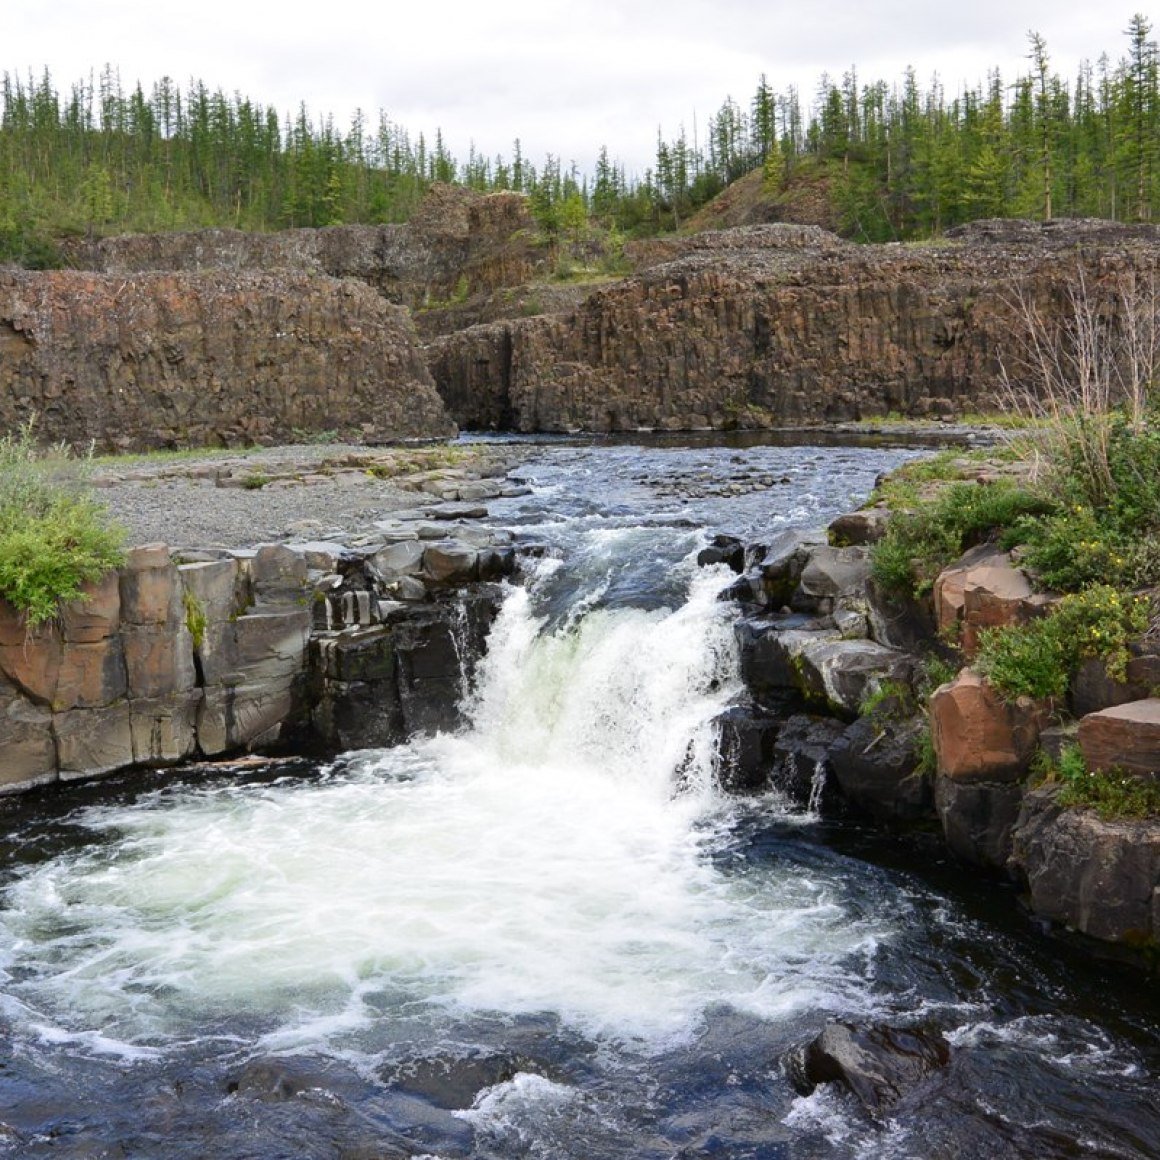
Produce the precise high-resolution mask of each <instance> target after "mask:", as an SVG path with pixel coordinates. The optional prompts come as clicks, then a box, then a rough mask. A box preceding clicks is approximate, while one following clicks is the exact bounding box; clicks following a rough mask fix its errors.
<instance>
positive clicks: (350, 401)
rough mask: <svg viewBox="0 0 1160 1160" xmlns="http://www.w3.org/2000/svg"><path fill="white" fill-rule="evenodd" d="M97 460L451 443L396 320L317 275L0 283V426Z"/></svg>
mask: <svg viewBox="0 0 1160 1160" xmlns="http://www.w3.org/2000/svg"><path fill="white" fill-rule="evenodd" d="M33 418H34V419H35V420H36V425H37V431H38V433H39V435H40V436H41V437H44V438H47V439H52V440H63V441H66V442H70V443H74V444H80V445H84V444H89V443H91V444H94V445H95V446H96V448H97V449H98V450H110V451H112V450H142V449H149V448H154V447H179V446H215V445H218V446H220V445H226V446H235V445H248V444H253V443H276V442H292V441H293V440H294V439H295V437H296V436H301V434H302V433H304V432H311V431H324V430H333V431H338V432H340V433H343V434H345V435H349V436H353V437H356V438H358V439H361V440H363V441H370V442H374V441H381V440H385V439H393V438H400V437H434V436H445V435H448V434H451V433H453V432H454V425H453V424H452V423H451V422H450V421H449V420H448V418H447V416H446V413H445V411H444V408H443V405H442V402H441V401H440V399H439V397H438V395H437V394H436V392H435V390H434V387H433V384H432V381H431V378H430V376H429V375H428V373H427V369H426V367H425V365H424V362H423V359H422V356H421V354H420V351H419V347H418V344H417V340H416V336H415V331H414V327H413V326H412V323H411V319H410V316H409V314H408V312H407V311H406V310H405V309H402V308H400V307H397V306H392V305H390V304H389V303H387V302H385V301H384V300H383V298H382V297H381V296H380V295H378V294H376V293H375V292H374V291H373V290H372V289H370V288H369V287H367V286H364V285H361V284H360V283H358V282H355V281H351V280H345V281H339V280H336V279H333V278H327V277H322V276H318V275H308V274H296V273H291V272H283V273H281V274H261V273H228V272H224V271H220V270H219V271H211V272H206V273H201V274H160V273H153V274H127V275H124V276H122V275H115V276H114V275H108V274H104V275H102V274H82V273H75V272H65V271H59V272H52V273H29V272H19V271H0V430H12V429H14V428H16V427H18V426H19V425H21V424H23V423H25V422H27V421H28V420H30V419H33Z"/></svg>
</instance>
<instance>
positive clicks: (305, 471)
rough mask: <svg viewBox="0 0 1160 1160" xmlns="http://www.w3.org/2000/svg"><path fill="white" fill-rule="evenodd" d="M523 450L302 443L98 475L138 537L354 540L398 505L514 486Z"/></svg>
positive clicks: (114, 465) (132, 539) (111, 466)
mask: <svg viewBox="0 0 1160 1160" xmlns="http://www.w3.org/2000/svg"><path fill="white" fill-rule="evenodd" d="M524 454H525V453H524V452H522V451H520V450H519V449H515V448H511V447H508V446H504V447H497V446H494V445H487V444H437V445H433V446H416V447H407V446H402V447H395V448H374V447H367V446H362V445H358V444H350V443H327V444H319V445H312V444H297V445H288V446H281V447H271V448H255V449H251V450H246V451H215V450H206V451H205V453H204V454H191V455H182V456H180V457H174V458H169V457H158V458H142V459H134V458H129V459H126V460H112V461H108V460H98V461H96V462H95V464H94V469H93V472H92V476H91V480H90V482H91V483H92V484H93V485H94V486H96V487H97V488H98V495H99V497H100V499H101V500H102V502H104V503H105V504H106V505H107V506H108V509H109V513H110V515H111V516H112V517H113V518H114V519H115V520H116V521H117V522H118V523H120V524H122V525H123V526H124V527H125V529H126V532H127V542H128V544H130V545H138V544H148V543H166V544H168V545H169V546H170V547H172V548H248V547H253V546H255V545H256V544H262V543H273V542H284V541H291V540H341V541H343V542H351V541H353V540H355V539H357V538H358V537H359V536H361V535H364V534H365V533H366V532H367V530H368V529H370V528H372V526H373V524H374V523H375V521H377V520H383V519H389V518H392V517H394V516H396V515H397V514H398V513H399V512H403V511H410V510H416V509H420V510H421V509H424V508H428V507H431V506H434V505H437V504H440V503H446V502H449V501H458V502H480V501H485V500H487V499H494V498H497V497H499V496H501V495H503V494H505V492H506V493H514V491H515V488H514V486H513V485H511V484H510V483H509V482H508V481H507V480H506V479H505V476H506V474H507V472H508V471H509V470H510V468H511V467H512V466H514V465H515V464H516V463H517V462H519V460H520V459H521V458H523V457H524ZM440 464H442V466H441V465H440Z"/></svg>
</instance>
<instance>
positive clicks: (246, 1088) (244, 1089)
mask: <svg viewBox="0 0 1160 1160" xmlns="http://www.w3.org/2000/svg"><path fill="white" fill-rule="evenodd" d="M325 1087H326V1083H325V1080H324V1079H323V1077H322V1074H321V1071H320V1069H319V1068H318V1067H317V1066H312V1065H311V1063H310V1062H309V1061H307V1060H300V1059H255V1060H251V1061H250V1062H249V1063H247V1064H246V1065H245V1066H244V1067H242V1068H241V1070H240V1071H238V1072H236V1073H235V1074H234V1075H232V1076H230V1078H229V1079H228V1080H227V1081H226V1092H227V1093H228V1094H230V1095H239V1096H246V1097H248V1098H249V1099H253V1100H261V1101H262V1102H263V1103H282V1102H284V1101H286V1100H292V1099H294V1097H295V1096H298V1095H301V1094H302V1093H303V1092H306V1091H311V1090H313V1089H316V1088H325Z"/></svg>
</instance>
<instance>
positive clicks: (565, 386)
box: [430, 223, 1160, 431]
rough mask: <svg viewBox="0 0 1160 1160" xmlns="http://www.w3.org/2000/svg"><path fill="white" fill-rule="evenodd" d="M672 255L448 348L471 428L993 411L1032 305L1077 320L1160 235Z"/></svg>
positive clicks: (768, 232)
mask: <svg viewBox="0 0 1160 1160" xmlns="http://www.w3.org/2000/svg"><path fill="white" fill-rule="evenodd" d="M665 246H667V247H668V252H670V253H671V254H672V255H673V256H672V259H671V260H669V261H662V262H660V264H657V265H655V266H652V267H650V268H648V269H645V270H643V271H642V272H641V273H639V274H637V275H636V276H635V277H632V278H629V279H627V280H625V281H623V282H620V283H616V284H614V285H610V286H606V287H600V288H597V289H596V290H594V292H593V293H592V294H591V295H590V296H589V297H588V298H587V299H586V300H585V301H584V303H583V304H582V305H581V306H580V307H579V308H578V309H577V310H576V311H575V312H573V313H571V314H568V315H558V316H552V317H540V318H531V319H522V320H511V321H507V322H502V323H494V324H491V325H487V326H480V327H474V328H471V329H468V330H466V331H463V332H461V333H458V334H453V335H449V336H446V337H443V338H440V339H438V340H436V341H435V342H434V343H432V346H431V357H430V365H431V369H432V374H433V375H434V377H435V380H436V383H437V384H438V386H439V390H440V393H441V394H442V395H443V397H444V399H445V400H446V401H447V404H448V408H449V410H450V411H451V413H452V415H453V416H454V417H455V418H456V419H457V421H459V422H461V423H462V424H464V425H466V426H487V425H492V424H497V423H499V422H500V421H501V420H500V418H499V417H501V416H503V417H509V418H508V419H507V421H508V422H510V425H511V426H513V427H514V428H515V429H517V430H520V431H569V430H588V431H617V430H635V429H638V428H657V429H661V430H672V429H690V428H694V429H695V428H702V427H714V428H728V427H761V426H770V425H775V424H802V423H820V422H826V421H834V420H848V419H857V418H861V417H867V416H872V415H882V414H886V413H887V412H898V413H900V414H903V415H911V416H919V415H951V414H954V413H955V412H957V411H964V410H979V409H984V408H986V407H987V406H988V405H990V404H992V402H993V400H994V398H995V395H996V393H997V392H998V391H999V389H1000V385H1001V373H1000V362H999V356H1000V354H1001V352H1004V351H1005V352H1007V354H1008V356H1010V355H1011V353H1012V350H1013V347H1014V346H1015V345H1016V344H1017V343H1018V336H1019V334H1021V333H1022V332H1023V331H1022V324H1021V322H1020V316H1019V313H1018V307H1017V305H1016V303H1015V301H1014V299H1015V296H1016V294H1018V293H1022V294H1024V295H1026V296H1027V298H1028V299H1029V300H1030V301H1032V302H1034V304H1035V306H1036V308H1037V309H1039V310H1040V311H1041V312H1042V313H1043V314H1044V316H1045V317H1047V318H1048V319H1050V318H1053V317H1063V315H1064V313H1065V312H1066V311H1067V310H1068V309H1069V305H1068V298H1067V292H1066V288H1067V286H1068V285H1069V284H1070V283H1071V282H1073V281H1074V279H1075V277H1076V272H1077V264H1078V263H1083V264H1084V265H1085V268H1086V271H1087V274H1088V277H1089V279H1090V280H1091V282H1090V284H1092V285H1095V284H1098V282H1099V280H1100V279H1101V278H1106V277H1113V276H1116V275H1117V274H1118V273H1122V272H1124V271H1129V270H1132V269H1151V268H1154V266H1155V263H1156V261H1157V259H1158V258H1160V233H1158V232H1157V230H1156V229H1155V228H1154V227H1144V228H1142V229H1130V228H1126V227H1116V226H1111V225H1102V224H1101V225H1098V226H1097V225H1091V224H1087V225H1085V224H1082V223H1080V224H1073V225H1062V224H1061V225H1059V226H1056V225H1055V224H1054V223H1053V224H1052V225H1051V226H1050V227H1047V226H1044V227H1038V226H1035V225H1025V226H1024V227H1023V228H1021V229H1018V230H1007V231H996V230H993V229H990V228H989V224H988V223H984V224H983V225H981V226H979V227H978V228H977V229H968V230H964V231H961V232H960V234H959V235H958V236H957V237H956V239H955V240H954V241H953V242H942V243H939V244H931V245H928V246H907V247H900V246H890V245H887V246H854V245H852V244H846V243H843V242H840V241H839V240H838V239H836V238H834V237H833V235H830V234H827V233H825V231H822V230H819V229H817V228H816V227H805V226H785V225H767V226H750V227H743V228H740V229H735V230H723V231H720V232H717V233H708V234H702V235H699V236H696V237H694V238H690V239H681V240H671V241H666V242H665ZM1088 246H1090V250H1089V251H1085V249H1084V247H1088ZM662 248H663V247H662ZM662 256H663V255H662ZM1007 361H1008V367H1009V369H1011V368H1013V367H1014V365H1015V361H1014V360H1012V359H1011V358H1010V357H1008V360H1007Z"/></svg>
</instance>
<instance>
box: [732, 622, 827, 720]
mask: <svg viewBox="0 0 1160 1160" xmlns="http://www.w3.org/2000/svg"><path fill="white" fill-rule="evenodd" d="M734 633H735V635H736V638H737V644H738V648H739V650H740V654H741V679H742V681H744V682H745V687H746V688H747V689H749V690H750V692H752V693H753V694H754V695H755V696H756V697H757V698H758V699H759V700H763V699H768V698H771V697H772V698H775V699H777V698H784V697H785V696H786V694H788V693H793V694H795V695H800V694H801V693H802V691H803V687H802V674H801V669H800V665H799V664H797V663H795V658H796V657H797V656H799V655H800V653H801V652H802V650H803V649H804V648H805V645H806V643H808V642H822V641H833V640H838V639H840V636H839V633H838V632H837V630H836V629H823V628H821V626H820V623H819V622H818V621H816V620H814V619H812V618H810V617H807V616H804V615H800V614H793V613H790V614H789V615H786V616H777V617H747V618H745V619H743V620H739V621H737V623H736V625H735V626H734ZM817 694H818V695H819V696H824V687H822V686H821V685H820V684H819V687H818V689H817Z"/></svg>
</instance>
